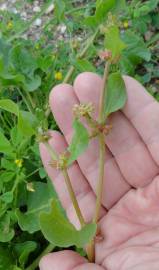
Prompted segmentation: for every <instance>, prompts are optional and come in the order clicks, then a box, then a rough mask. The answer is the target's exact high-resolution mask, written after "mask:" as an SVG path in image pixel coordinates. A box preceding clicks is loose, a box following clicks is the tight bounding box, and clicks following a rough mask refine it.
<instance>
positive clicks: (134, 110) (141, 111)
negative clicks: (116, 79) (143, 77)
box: [123, 76, 159, 165]
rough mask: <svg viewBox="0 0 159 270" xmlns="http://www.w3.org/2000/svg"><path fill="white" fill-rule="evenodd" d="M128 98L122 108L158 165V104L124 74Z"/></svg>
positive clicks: (133, 80) (137, 83)
mask: <svg viewBox="0 0 159 270" xmlns="http://www.w3.org/2000/svg"><path fill="white" fill-rule="evenodd" d="M124 80H125V84H126V87H127V94H128V100H127V104H126V106H125V107H124V109H123V112H124V114H125V115H126V117H127V118H128V119H129V120H130V121H131V122H132V124H133V125H134V126H135V128H136V129H137V131H138V132H139V134H140V136H141V137H142V139H143V140H144V142H145V144H146V145H147V147H148V149H149V151H150V153H151V155H152V157H153V158H154V160H155V161H156V163H157V164H158V165H159V135H158V134H159V132H158V131H159V104H158V102H157V101H156V100H155V99H154V98H153V97H152V96H150V94H148V93H147V91H146V90H145V88H144V87H143V86H142V85H141V84H140V83H139V82H137V81H136V80H135V79H133V78H131V77H129V76H124Z"/></svg>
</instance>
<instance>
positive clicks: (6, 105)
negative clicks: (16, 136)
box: [0, 99, 19, 115]
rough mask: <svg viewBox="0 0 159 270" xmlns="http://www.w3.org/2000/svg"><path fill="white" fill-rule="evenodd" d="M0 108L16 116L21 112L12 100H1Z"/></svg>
mask: <svg viewBox="0 0 159 270" xmlns="http://www.w3.org/2000/svg"><path fill="white" fill-rule="evenodd" d="M0 108H1V109H3V110H5V111H8V112H11V113H14V114H15V115H18V112H19V108H18V106H17V105H16V103H14V102H13V101H12V100H10V99H1V100H0Z"/></svg>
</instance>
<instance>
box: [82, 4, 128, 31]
mask: <svg viewBox="0 0 159 270" xmlns="http://www.w3.org/2000/svg"><path fill="white" fill-rule="evenodd" d="M125 5H126V2H125V0H120V1H117V0H97V1H96V11H95V14H94V15H93V16H88V17H86V19H85V20H84V23H85V24H86V25H88V26H91V27H97V25H99V24H101V23H102V22H105V21H106V19H107V15H108V13H109V12H112V13H113V14H114V13H115V14H118V13H119V12H120V11H121V10H123V9H124V8H125Z"/></svg>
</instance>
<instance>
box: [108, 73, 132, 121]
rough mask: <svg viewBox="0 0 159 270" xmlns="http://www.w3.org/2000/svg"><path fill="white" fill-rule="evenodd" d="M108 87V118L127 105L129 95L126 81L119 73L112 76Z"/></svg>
mask: <svg viewBox="0 0 159 270" xmlns="http://www.w3.org/2000/svg"><path fill="white" fill-rule="evenodd" d="M106 87H107V90H106V100H105V113H106V116H108V115H109V114H111V113H112V112H115V111H118V110H120V109H121V108H122V107H123V106H124V105H125V102H126V99H127V94H126V87H125V83H124V80H123V78H122V76H121V74H120V73H119V72H115V73H112V74H110V76H109V77H108V83H107V86H106Z"/></svg>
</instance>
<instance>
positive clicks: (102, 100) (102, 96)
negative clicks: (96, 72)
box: [98, 61, 110, 124]
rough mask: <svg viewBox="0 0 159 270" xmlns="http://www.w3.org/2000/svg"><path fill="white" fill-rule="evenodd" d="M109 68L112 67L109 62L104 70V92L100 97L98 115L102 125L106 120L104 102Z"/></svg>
mask: <svg viewBox="0 0 159 270" xmlns="http://www.w3.org/2000/svg"><path fill="white" fill-rule="evenodd" d="M109 67H110V62H109V61H107V62H106V65H105V69H104V75H103V85H102V91H101V95H100V100H99V114H98V121H99V123H100V124H102V123H103V121H104V120H105V119H104V102H105V95H106V89H105V88H106V84H107V78H108V73H109Z"/></svg>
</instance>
